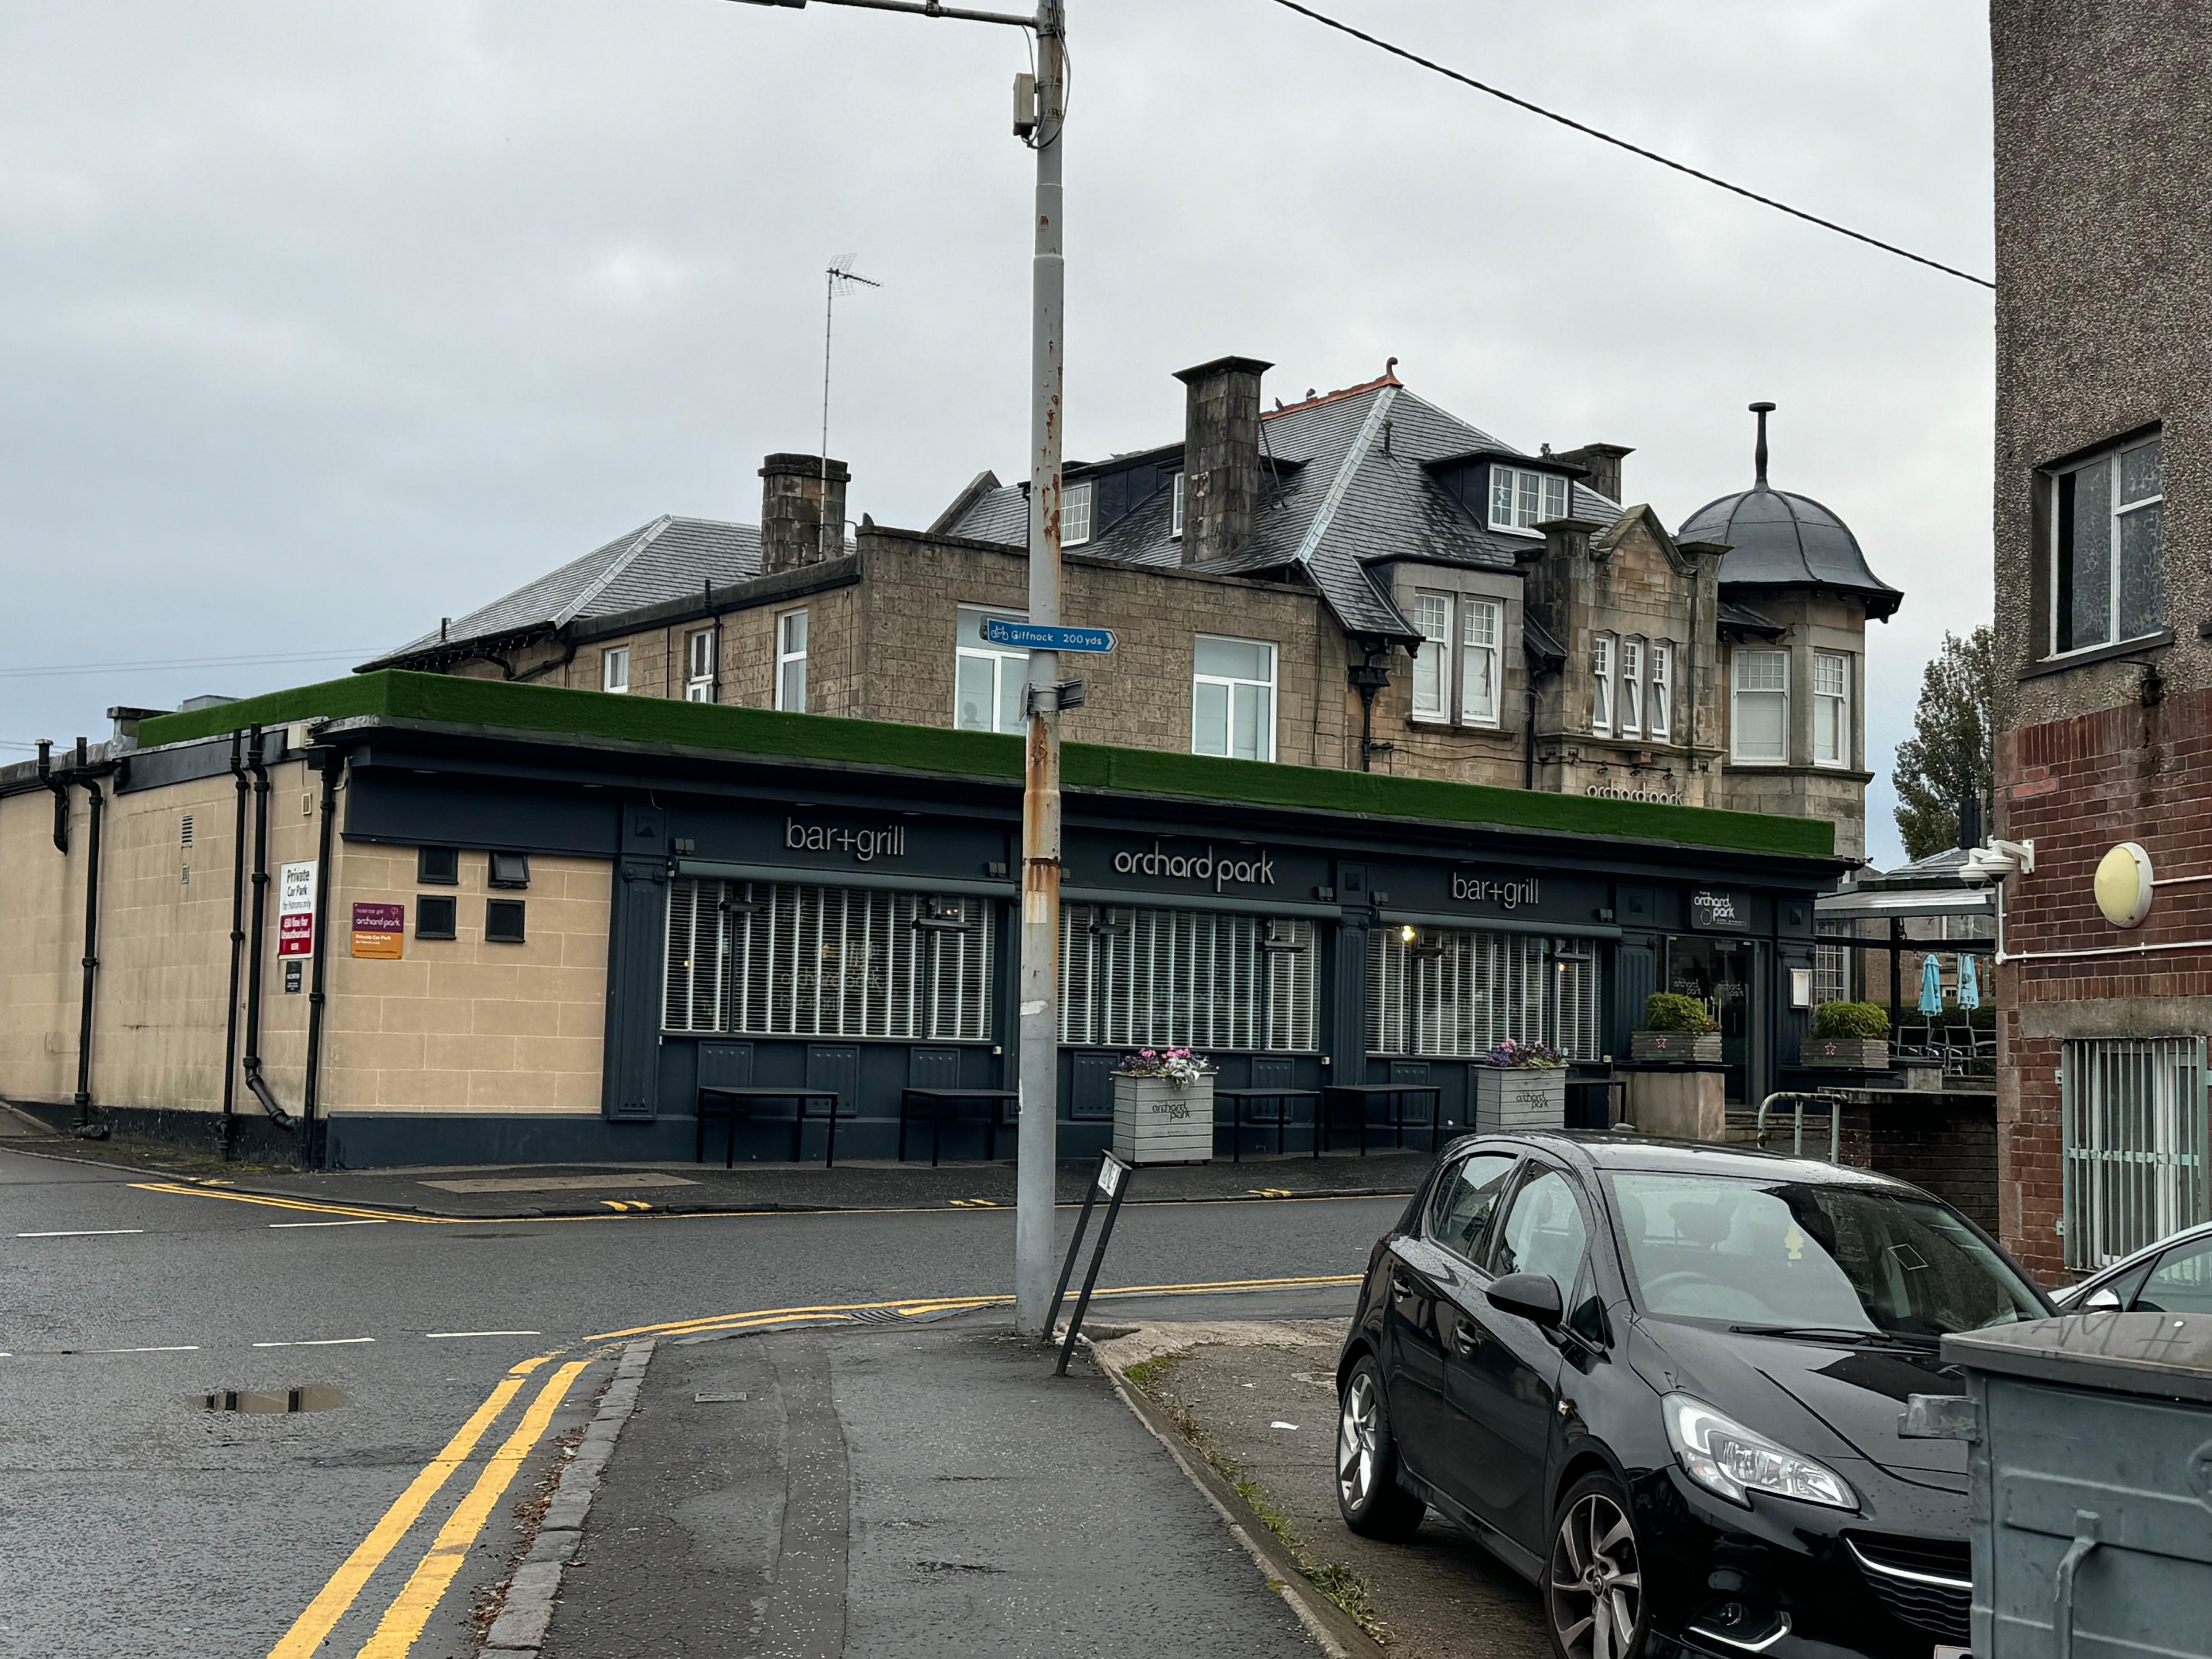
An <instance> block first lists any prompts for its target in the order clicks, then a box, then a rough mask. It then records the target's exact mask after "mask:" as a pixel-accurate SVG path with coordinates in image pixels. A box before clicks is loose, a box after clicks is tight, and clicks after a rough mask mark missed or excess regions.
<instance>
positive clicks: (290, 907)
mask: <svg viewBox="0 0 2212 1659" xmlns="http://www.w3.org/2000/svg"><path fill="white" fill-rule="evenodd" d="M314 953H315V861H314V860H312V859H310V860H307V862H306V863H304V864H286V865H280V866H278V867H277V871H276V954H277V955H278V956H279V957H307V956H313V954H314Z"/></svg>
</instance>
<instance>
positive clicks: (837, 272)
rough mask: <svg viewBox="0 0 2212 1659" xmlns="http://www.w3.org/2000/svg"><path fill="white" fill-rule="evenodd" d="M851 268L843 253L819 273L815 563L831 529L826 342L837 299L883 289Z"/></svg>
mask: <svg viewBox="0 0 2212 1659" xmlns="http://www.w3.org/2000/svg"><path fill="white" fill-rule="evenodd" d="M852 266H853V256H852V255H851V254H849V253H843V254H840V255H839V256H838V257H837V258H835V259H832V260H831V261H830V262H829V270H826V271H825V272H823V277H824V281H823V290H824V292H823V301H822V510H821V520H822V528H821V533H820V537H819V539H818V540H817V543H816V544H815V556H816V557H817V559H826V558H828V557H829V536H830V529H831V526H830V523H829V339H830V335H831V333H832V331H833V329H834V326H835V325H836V319H837V296H838V295H840V294H843V293H847V292H849V291H850V290H851V289H854V288H855V287H859V288H881V287H882V286H883V284H882V283H878V282H872V281H870V280H869V279H868V278H867V277H866V276H861V275H860V273H859V272H857V271H855V270H854V269H853V268H852ZM836 533H837V535H838V536H839V537H840V538H842V537H843V535H844V533H845V526H843V525H842V523H841V524H839V525H838V526H836Z"/></svg>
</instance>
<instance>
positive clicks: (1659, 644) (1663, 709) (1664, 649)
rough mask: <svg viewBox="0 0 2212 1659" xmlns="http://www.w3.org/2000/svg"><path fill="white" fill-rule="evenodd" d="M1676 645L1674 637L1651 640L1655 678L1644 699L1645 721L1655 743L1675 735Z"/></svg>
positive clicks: (1652, 672) (1652, 668)
mask: <svg viewBox="0 0 2212 1659" xmlns="http://www.w3.org/2000/svg"><path fill="white" fill-rule="evenodd" d="M1673 699H1674V642H1673V641H1670V640H1654V641H1651V678H1650V685H1649V687H1648V689H1647V690H1646V693H1645V696H1644V724H1645V726H1646V727H1647V729H1648V731H1649V733H1650V738H1651V739H1652V741H1653V742H1655V743H1668V742H1671V741H1672V740H1673V738H1674V709H1673V708H1672V706H1671V705H1672V702H1673Z"/></svg>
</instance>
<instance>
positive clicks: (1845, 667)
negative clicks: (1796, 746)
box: [1813, 651, 1851, 767]
mask: <svg viewBox="0 0 2212 1659" xmlns="http://www.w3.org/2000/svg"><path fill="white" fill-rule="evenodd" d="M1830 665H1833V666H1834V668H1835V670H1836V673H1837V676H1838V679H1839V681H1840V684H1841V687H1842V689H1841V690H1834V691H1831V690H1826V688H1825V687H1824V686H1823V685H1822V684H1821V683H1820V678H1821V670H1822V669H1823V668H1826V667H1828V666H1830ZM1830 737H1832V738H1834V744H1833V748H1832V752H1829V753H1825V754H1824V753H1822V752H1821V751H1822V747H1823V743H1824V739H1826V738H1830ZM1850 763H1851V659H1850V655H1849V653H1845V652H1842V651H1815V652H1814V653H1813V764H1814V765H1815V766H1837V767H1846V766H1849V765H1850Z"/></svg>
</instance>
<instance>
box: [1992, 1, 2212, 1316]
mask: <svg viewBox="0 0 2212 1659" xmlns="http://www.w3.org/2000/svg"><path fill="white" fill-rule="evenodd" d="M1991 37H1992V46H1993V49H1994V51H1993V56H1994V61H1995V70H1996V233H1997V278H1998V295H1997V441H1996V637H1997V641H1998V648H1999V651H2000V653H2001V655H2000V679H2001V683H2002V699H2003V701H2004V702H2006V703H2007V704H2008V707H2007V708H2005V709H2004V710H2003V711H2002V719H2001V720H2000V736H1999V738H1998V741H1997V748H1996V797H1997V799H1996V809H1997V823H1996V833H1997V835H1998V836H2000V837H2002V838H2003V839H2005V840H2008V841H2010V842H2033V867H2032V868H2029V867H2027V865H2028V860H2027V858H2025V857H2023V858H2021V859H2020V860H2019V863H2020V865H2021V867H2020V868H2019V869H2017V870H2016V871H2015V872H2014V873H2012V874H2011V875H2009V876H2008V877H2007V878H2004V880H2003V883H2002V889H2003V901H2002V933H2001V935H2000V938H2001V948H2002V960H2003V961H2005V962H2006V963H2008V964H2009V965H2008V966H2006V967H2005V968H2004V969H2003V970H2002V972H2001V974H2000V975H1999V976H1998V978H1999V987H2000V988H1999V995H1998V1008H1999V1019H1998V1030H1999V1042H2000V1048H1999V1054H2000V1067H1999V1096H1998V1129H1999V1134H1998V1142H1999V1148H1998V1150H1999V1180H2000V1192H1999V1198H2000V1210H2001V1215H2002V1233H2003V1236H2004V1239H2005V1242H2006V1243H2008V1245H2009V1246H2010V1247H2011V1248H2012V1249H2014V1250H2015V1251H2016V1252H2017V1253H2018V1254H2019V1255H2020V1256H2021V1258H2022V1259H2023V1260H2024V1261H2026V1262H2027V1264H2028V1266H2029V1267H2031V1268H2033V1269H2034V1270H2035V1271H2037V1272H2039V1273H2041V1274H2043V1275H2045V1277H2046V1279H2051V1280H2052V1281H2057V1280H2059V1279H2065V1278H2069V1277H2072V1276H2074V1275H2075V1274H2078V1273H2081V1272H2082V1271H2084V1270H2086V1269H2087V1268H2089V1267H2094V1266H2096V1265H2098V1264H2099V1263H2100V1262H2103V1261H2110V1260H2112V1259H2114V1258H2115V1257H2117V1256H2118V1255H2124V1254H2125V1253H2127V1252H2128V1251H2130V1250H2132V1249H2135V1248H2136V1247H2137V1246H2139V1245H2141V1244H2143V1243H2148V1242H2150V1241H2151V1240H2153V1239H2155V1238H2157V1237H2161V1236H2162V1235H2164V1234H2166V1233H2167V1232H2170V1231H2173V1230H2174V1229H2175V1228H2177V1227H2179V1226H2183V1225H2187V1224H2189V1223H2191V1222H2194V1221H2200V1220H2203V1219H2206V1218H2208V1213H2212V1194H2208V1190H2207V1178H2206V1177H2207V1158H2208V1142H2209V1141H2212V1136H2209V1135H2208V1130H2207V1087H2208V1078H2209V1077H2212V1068H2208V1066H2207V1060H2206V1050H2207V1041H2208V1038H2212V643H2208V641H2207V638H2206V634H2207V631H2208V629H2209V628H2212V623H2208V621H2207V619H2208V618H2212V562H2208V560H2207V558H2206V556H2205V551H2204V550H2205V549H2206V547H2207V546H2208V544H2212V522H2208V520H2212V477H2208V472H2212V430H2208V416H2212V408H2208V403H2212V392H2208V387H2212V332H2208V331H2207V329H2206V328H2205V326H2204V320H2203V319H2204V318H2205V317H2206V316H2207V315H2208V314H2212V210H2208V204H2212V106H2208V105H2207V102H2206V100H2204V98H2203V92H2202V88H2201V83H2200V80H2199V76H2198V72H2197V69H2196V68H2195V67H2194V66H2195V65H2197V64H2201V63H2202V62H2203V58H2204V57H2205V55H2206V52H2207V51H2208V50H2212V16H2208V15H2207V13H2206V12H2205V10H2204V9H2203V7H2201V6H2199V5H2197V4H2193V3H2190V0H2143V3H2139V4H2136V5H2131V6H2127V7H2117V6H2105V5H2087V6H2085V5H2080V4H2073V3H2060V0H1996V4H1995V5H1994V6H1993V7H1992V9H1991ZM2128 843H2133V845H2134V848H2136V849H2137V851H2136V852H2131V851H2127V850H2121V851H2119V852H2118V853H2116V852H2115V849H2116V848H2122V849H2124V848H2125V846H2126V844H2128ZM2137 852H2139V854H2140V855H2141V857H2140V858H2138V856H2137ZM2108 855H2109V856H2112V858H2113V859H2114V860H2115V866H2116V869H2115V874H2116V875H2117V877H2118V880H2116V881H2114V882H2112V883H2111V884H2109V885H2108V886H2107V887H2106V889H2105V890H2103V892H2102V895H2101V896H2103V897H2104V899H2105V900H2106V905H2105V906H2101V907H2100V902H2099V901H2100V890H2099V889H2098V886H2097V877H2098V870H2099V866H2100V861H2102V860H2106V859H2107V857H2108ZM2146 861H2147V866H2148V868H2147V870H2146V869H2144V868H2143V865H2144V863H2145V862H2146ZM2139 883H2140V884H2141V889H2142V892H2143V894H2144V895H2145V896H2147V897H2148V900H2149V906H2148V911H2147V912H2144V913H2142V915H2140V919H2139V920H2138V921H2136V922H2135V923H2134V925H2129V916H2128V907H2127V906H2126V905H2125V904H2124V902H2122V903H2120V904H2119V912H2120V914H2119V919H2118V921H2114V920H2112V919H2110V918H2109V915H2108V912H2109V910H2110V908H2111V907H2112V905H2113V903H2114V902H2117V901H2119V900H2123V899H2124V898H2125V896H2126V892H2125V891H2123V890H2128V891H2132V890H2135V889H2136V887H2137V885H2138V884H2139Z"/></svg>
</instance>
